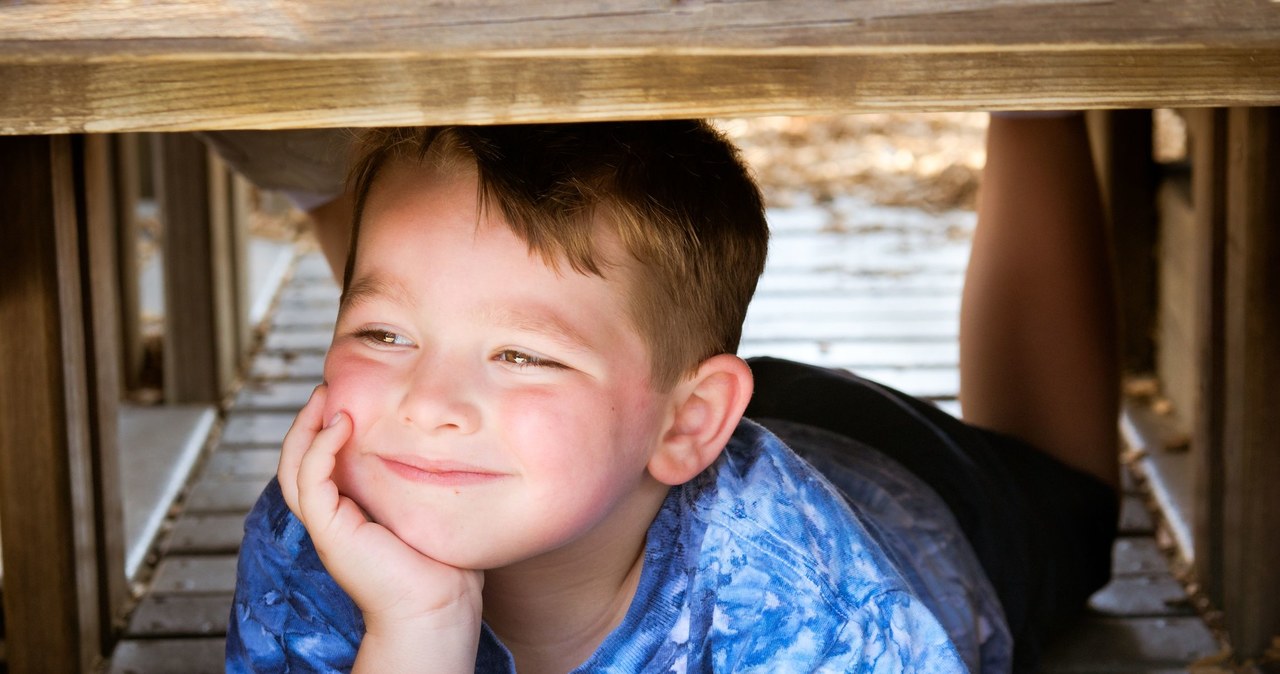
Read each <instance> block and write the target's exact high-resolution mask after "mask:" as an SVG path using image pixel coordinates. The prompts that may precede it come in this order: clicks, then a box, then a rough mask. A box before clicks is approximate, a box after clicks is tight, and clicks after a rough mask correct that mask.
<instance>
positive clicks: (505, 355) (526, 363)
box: [493, 349, 567, 370]
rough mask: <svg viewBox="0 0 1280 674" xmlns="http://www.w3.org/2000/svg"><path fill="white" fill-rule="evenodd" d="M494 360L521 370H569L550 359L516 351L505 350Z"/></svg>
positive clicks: (497, 354)
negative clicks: (528, 368)
mask: <svg viewBox="0 0 1280 674" xmlns="http://www.w3.org/2000/svg"><path fill="white" fill-rule="evenodd" d="M493 359H494V360H496V361H498V362H500V363H510V364H512V365H515V366H517V367H521V368H525V367H549V368H554V369H559V370H563V369H567V368H566V367H565V366H564V365H563V364H561V363H557V362H556V361H554V360H550V359H548V358H542V357H541V356H535V355H533V354H530V353H525V352H523V351H517V350H516V349H503V350H501V351H499V352H498V353H496V354H494V356H493Z"/></svg>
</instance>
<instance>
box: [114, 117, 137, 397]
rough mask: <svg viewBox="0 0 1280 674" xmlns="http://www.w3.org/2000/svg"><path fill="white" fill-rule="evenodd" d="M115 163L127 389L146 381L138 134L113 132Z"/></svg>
mask: <svg viewBox="0 0 1280 674" xmlns="http://www.w3.org/2000/svg"><path fill="white" fill-rule="evenodd" d="M111 138H112V143H113V144H114V146H115V149H114V156H115V166H114V167H113V169H112V180H113V182H114V186H115V187H114V189H115V221H116V227H115V235H116V255H117V258H116V270H117V271H116V274H117V275H118V282H117V284H118V286H119V291H118V293H117V296H118V297H119V305H118V306H119V310H120V318H119V324H120V374H121V377H120V383H121V387H122V389H123V391H126V392H127V391H130V390H134V389H137V388H139V387H140V386H141V385H142V368H143V358H144V355H145V354H144V352H143V344H142V306H141V304H142V302H141V294H140V293H139V290H138V274H139V273H140V264H139V260H138V235H139V227H138V201H139V200H140V199H141V198H142V181H141V177H142V174H141V167H140V165H139V157H138V154H139V145H138V144H139V142H141V140H140V138H139V137H138V135H137V134H119V135H115V136H112V137H111Z"/></svg>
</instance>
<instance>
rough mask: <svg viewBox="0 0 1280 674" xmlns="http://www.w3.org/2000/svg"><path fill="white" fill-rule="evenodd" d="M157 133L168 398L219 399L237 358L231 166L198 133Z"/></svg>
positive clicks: (155, 148)
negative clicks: (230, 224)
mask: <svg viewBox="0 0 1280 674" xmlns="http://www.w3.org/2000/svg"><path fill="white" fill-rule="evenodd" d="M153 140H154V144H153V146H152V147H153V159H154V163H155V174H156V190H157V192H156V195H157V201H158V202H159V203H160V217H161V219H162V222H163V227H164V242H163V245H164V256H165V258H164V259H165V265H164V277H165V347H164V387H165V399H166V400H167V401H169V402H178V403H188V402H217V401H218V400H220V399H221V397H222V395H223V394H224V393H225V392H226V391H227V390H229V388H230V386H231V381H232V379H233V378H234V376H235V373H236V369H235V368H236V363H237V357H236V355H235V350H236V345H237V340H236V338H235V323H234V320H233V317H234V311H235V305H234V301H233V298H234V293H235V288H234V285H233V284H234V283H235V281H234V279H233V274H232V273H231V268H232V267H231V262H230V259H229V258H230V255H231V250H230V249H229V246H228V236H227V232H226V228H227V217H226V210H227V203H226V195H225V191H226V190H225V188H226V172H225V169H223V168H222V166H221V164H217V165H215V164H214V162H213V160H212V159H211V158H210V156H209V151H208V150H207V149H205V146H204V144H203V143H201V142H200V141H199V140H197V139H196V138H195V137H194V136H192V135H190V134H182V133H175V134H157V135H156V136H154V137H153Z"/></svg>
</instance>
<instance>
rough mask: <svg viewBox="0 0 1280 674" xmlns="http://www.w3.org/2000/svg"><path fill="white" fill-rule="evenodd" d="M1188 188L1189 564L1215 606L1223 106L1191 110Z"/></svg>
mask: <svg viewBox="0 0 1280 674" xmlns="http://www.w3.org/2000/svg"><path fill="white" fill-rule="evenodd" d="M1187 122H1188V131H1189V132H1190V140H1191V161H1192V166H1191V195H1192V205H1193V207H1194V214H1195V250H1194V271H1193V283H1194V284H1195V285H1194V287H1195V296H1194V298H1193V301H1194V303H1195V315H1194V328H1193V329H1194V331H1195V336H1194V341H1195V344H1196V351H1195V353H1194V354H1192V358H1193V361H1192V364H1193V366H1194V367H1195V369H1196V377H1195V378H1196V389H1195V391H1194V394H1195V399H1196V403H1195V407H1194V408H1193V410H1192V427H1191V429H1192V430H1191V434H1192V437H1191V448H1192V451H1193V452H1195V460H1196V484H1195V495H1196V508H1195V511H1194V513H1193V515H1194V522H1193V527H1194V528H1193V532H1194V538H1195V564H1196V570H1197V573H1198V575H1199V577H1200V579H1201V582H1202V583H1203V587H1204V588H1205V591H1206V593H1207V594H1208V596H1209V599H1210V601H1212V602H1213V603H1214V604H1215V605H1216V606H1222V602H1223V596H1222V590H1223V583H1222V580H1223V578H1222V574H1223V571H1224V568H1223V559H1222V555H1223V540H1224V536H1225V535H1226V532H1225V531H1224V529H1223V526H1222V523H1223V509H1222V508H1223V496H1224V494H1223V489H1224V486H1223V485H1224V482H1223V480H1224V477H1223V452H1224V447H1223V443H1222V441H1223V424H1224V423H1225V422H1224V419H1223V414H1224V403H1225V400H1224V387H1225V381H1224V378H1225V371H1224V368H1225V361H1226V336H1225V324H1224V320H1223V317H1224V312H1225V290H1224V286H1225V283H1226V280H1225V278H1226V277H1225V274H1226V228H1227V225H1226V218H1227V111H1226V110H1221V109H1215V110H1192V111H1189V112H1188V115H1187Z"/></svg>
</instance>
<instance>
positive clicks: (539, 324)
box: [483, 306, 591, 351]
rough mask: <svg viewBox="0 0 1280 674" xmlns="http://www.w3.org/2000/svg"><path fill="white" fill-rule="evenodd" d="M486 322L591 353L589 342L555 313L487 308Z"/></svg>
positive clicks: (509, 308) (485, 311) (485, 313)
mask: <svg viewBox="0 0 1280 674" xmlns="http://www.w3.org/2000/svg"><path fill="white" fill-rule="evenodd" d="M483 314H484V317H485V319H486V320H490V321H493V322H494V323H496V324H498V325H501V326H504V327H507V328H511V329H513V330H518V331H521V332H532V333H536V334H539V335H542V336H544V337H547V338H549V339H551V340H553V341H555V342H556V343H557V344H559V345H561V346H563V347H565V348H568V349H573V350H575V351H591V342H590V341H588V340H587V338H586V337H584V336H583V335H582V333H581V332H579V331H578V330H577V329H576V328H574V327H573V325H571V324H570V323H569V322H568V321H565V320H564V319H563V318H561V317H560V315H558V314H557V313H555V312H554V311H550V310H545V311H536V312H530V311H521V310H519V309H514V308H511V307H493V306H491V307H488V308H487V309H485V310H484V312H483Z"/></svg>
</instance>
